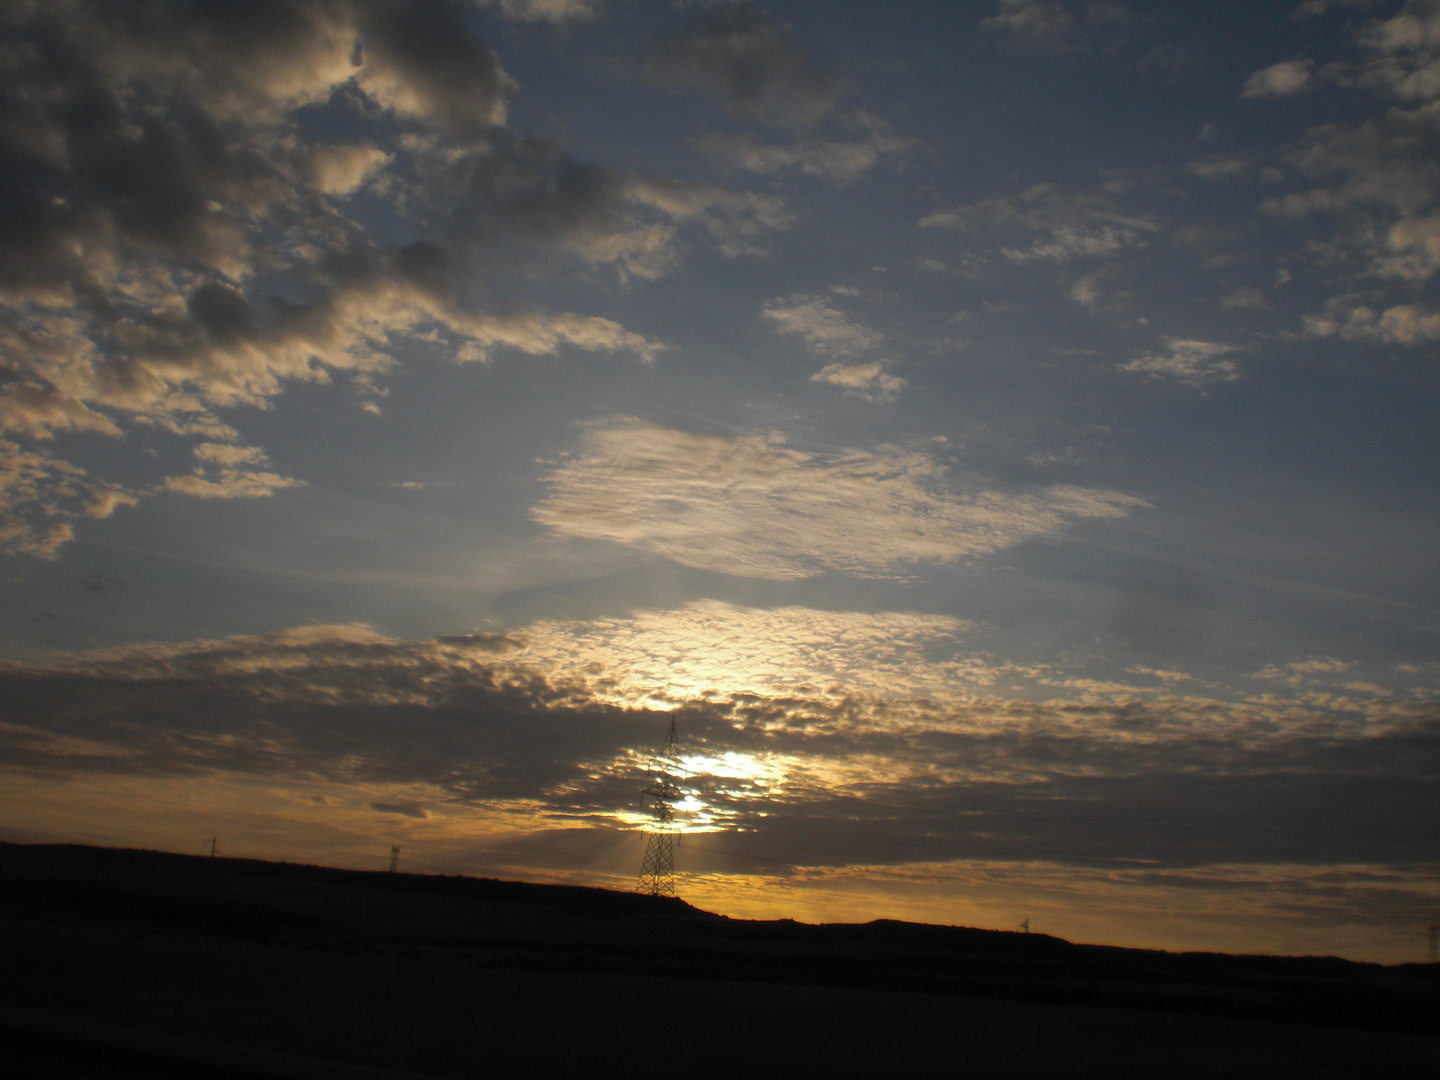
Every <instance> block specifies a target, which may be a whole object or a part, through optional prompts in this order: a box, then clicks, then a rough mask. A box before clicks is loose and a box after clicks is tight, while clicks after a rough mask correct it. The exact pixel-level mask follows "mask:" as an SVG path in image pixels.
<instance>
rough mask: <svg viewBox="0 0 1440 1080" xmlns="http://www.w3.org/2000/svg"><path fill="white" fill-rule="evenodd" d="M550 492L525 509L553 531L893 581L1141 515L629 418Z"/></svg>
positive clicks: (703, 564)
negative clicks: (1080, 525)
mask: <svg viewBox="0 0 1440 1080" xmlns="http://www.w3.org/2000/svg"><path fill="white" fill-rule="evenodd" d="M547 486H548V488H549V493H548V494H547V495H546V497H545V498H544V499H543V500H542V501H541V502H540V503H539V504H538V505H537V506H536V507H535V509H534V510H533V512H532V513H533V515H534V517H535V519H536V520H537V521H539V522H541V523H542V524H544V525H547V526H549V527H550V528H551V529H553V530H554V531H555V532H556V533H558V534H560V535H564V536H572V537H581V538H586V539H595V540H610V541H613V542H616V543H620V544H625V545H627V546H630V547H634V548H638V549H639V550H642V551H647V552H651V553H653V554H656V555H661V556H664V557H665V558H668V559H673V560H674V561H675V562H678V563H681V564H683V565H685V566H693V567H696V568H699V569H703V570H712V571H715V572H718V573H725V574H736V575H739V576H743V577H755V578H769V579H774V580H785V579H795V578H804V577H810V576H813V575H816V574H822V573H826V572H842V573H851V574H859V575H867V576H874V575H882V576H888V575H897V574H904V573H905V572H906V571H907V569H908V568H910V567H913V566H914V565H915V564H919V563H926V562H932V563H933V562H952V561H954V560H956V559H960V558H963V557H965V556H968V555H981V554H988V553H990V552H993V551H998V550H1000V549H1002V548H1006V547H1010V546H1013V545H1015V544H1018V543H1021V542H1023V541H1025V540H1030V539H1034V538H1039V537H1048V536H1054V535H1057V534H1058V533H1059V532H1060V531H1062V530H1063V529H1064V528H1065V527H1066V526H1067V525H1069V524H1071V523H1072V522H1074V521H1076V520H1079V519H1082V518H1113V517H1123V516H1124V515H1126V514H1128V513H1130V512H1131V511H1132V510H1134V509H1135V508H1137V507H1140V506H1143V505H1144V503H1143V502H1142V501H1141V500H1140V499H1137V498H1135V497H1134V496H1130V495H1124V494H1121V493H1119V492H1113V491H1103V490H1095V489H1089V488H1081V487H1070V486H1055V487H1049V488H1044V489H1041V490H1039V491H1033V492H1025V493H1007V492H999V491H983V490H981V491H973V492H968V493H962V492H961V491H958V490H957V489H956V488H955V486H954V482H953V480H952V479H951V478H950V477H949V476H948V475H947V474H946V472H945V470H944V469H943V468H942V467H941V466H940V465H938V464H937V463H936V462H935V461H934V460H933V459H932V458H930V457H927V456H926V455H924V454H920V453H917V452H915V451H910V450H904V449H901V448H899V447H881V448H879V449H877V450H848V451H844V452H840V453H835V454H829V455H818V454H809V453H805V452H803V451H799V450H794V449H791V448H790V447H787V446H785V445H783V444H782V443H778V442H774V441H771V440H769V439H765V438H763V437H760V436H739V437H733V436H722V435H703V434H696V433H692V432H686V431H678V430H675V429H673V428H666V427H660V426H658V425H655V424H650V423H645V422H643V421H639V420H629V421H621V422H618V423H612V424H607V425H605V426H600V427H595V428H592V429H590V430H589V431H587V432H586V433H585V436H584V439H583V444H582V449H581V450H580V451H579V452H578V453H576V454H575V455H574V456H572V457H570V458H568V459H566V460H564V461H562V462H561V463H559V464H558V465H557V466H556V467H555V468H554V469H553V470H552V471H551V473H550V475H549V476H548V478H547Z"/></svg>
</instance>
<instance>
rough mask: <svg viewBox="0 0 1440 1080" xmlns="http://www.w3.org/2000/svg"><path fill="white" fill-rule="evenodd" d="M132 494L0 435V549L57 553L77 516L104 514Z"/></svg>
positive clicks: (131, 499) (132, 500)
mask: <svg viewBox="0 0 1440 1080" xmlns="http://www.w3.org/2000/svg"><path fill="white" fill-rule="evenodd" d="M135 502H136V499H135V496H134V495H131V494H130V493H129V492H127V491H125V490H124V489H122V488H119V487H116V486H113V485H110V484H103V483H96V482H94V481H92V480H90V479H89V477H88V475H87V473H86V472H85V470H84V469H82V468H80V466H78V465H72V464H71V463H70V462H68V461H64V460H62V459H60V458H57V457H55V456H54V455H53V454H50V453H49V452H47V451H45V450H26V449H24V448H23V447H21V446H20V445H19V444H17V443H14V442H11V441H10V440H8V439H0V551H3V552H5V553H6V554H12V555H35V556H38V557H40V558H43V559H51V558H54V557H55V553H56V552H57V551H58V550H59V548H60V547H61V545H63V544H64V543H65V542H66V541H68V540H70V539H71V538H72V537H73V536H74V531H75V530H74V525H73V524H72V523H73V522H74V521H75V520H77V519H78V518H81V517H89V518H107V517H109V516H110V515H111V514H113V513H114V512H115V510H116V509H117V508H119V507H121V506H133V505H135Z"/></svg>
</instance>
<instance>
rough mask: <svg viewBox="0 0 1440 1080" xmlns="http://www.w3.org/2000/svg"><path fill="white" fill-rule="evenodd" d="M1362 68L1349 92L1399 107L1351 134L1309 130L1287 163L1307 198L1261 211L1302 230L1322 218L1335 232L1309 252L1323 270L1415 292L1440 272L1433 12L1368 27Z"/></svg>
mask: <svg viewBox="0 0 1440 1080" xmlns="http://www.w3.org/2000/svg"><path fill="white" fill-rule="evenodd" d="M1358 44H1359V47H1360V49H1361V50H1362V52H1363V53H1364V57H1365V58H1364V59H1363V60H1362V61H1361V63H1360V64H1359V66H1358V68H1356V69H1354V70H1353V71H1351V72H1349V73H1347V74H1345V75H1344V79H1345V81H1346V82H1347V84H1350V85H1354V84H1357V83H1358V84H1359V85H1362V86H1366V87H1369V88H1372V89H1375V90H1378V91H1380V92H1381V93H1382V94H1385V95H1387V96H1389V97H1390V98H1392V99H1393V101H1394V102H1396V103H1397V104H1395V105H1394V107H1392V108H1389V109H1388V110H1386V111H1385V112H1384V113H1382V114H1380V115H1378V116H1374V117H1371V118H1370V119H1367V120H1365V121H1363V122H1361V123H1358V124H1325V125H1320V126H1317V127H1314V128H1312V129H1311V130H1310V131H1309V132H1308V133H1307V135H1306V137H1305V139H1304V140H1303V141H1302V142H1301V143H1300V144H1299V145H1298V146H1297V147H1295V149H1294V150H1293V151H1292V153H1291V155H1290V156H1291V160H1292V161H1293V163H1294V164H1295V165H1296V166H1298V168H1299V169H1300V171H1301V173H1302V174H1303V175H1304V176H1305V177H1306V179H1307V180H1309V181H1311V182H1312V183H1315V184H1316V185H1317V186H1313V187H1311V188H1309V189H1307V190H1301V191H1294V192H1289V193H1287V194H1284V195H1277V196H1274V197H1272V198H1269V199H1267V200H1266V201H1265V202H1264V203H1263V204H1262V207H1261V208H1262V210H1264V211H1265V212H1266V213H1267V214H1269V215H1271V216H1272V217H1275V218H1277V219H1279V220H1282V221H1286V222H1289V223H1291V224H1294V225H1297V226H1298V225H1302V224H1304V223H1306V222H1307V221H1308V220H1310V219H1313V218H1316V217H1319V216H1321V215H1330V216H1333V217H1334V218H1336V219H1337V220H1338V222H1339V226H1340V228H1339V231H1338V233H1337V234H1336V235H1335V236H1334V237H1333V238H1332V239H1330V240H1328V241H1323V242H1316V243H1314V244H1312V245H1311V248H1312V250H1313V251H1315V252H1316V253H1317V255H1318V256H1319V257H1320V258H1323V259H1325V260H1327V261H1329V262H1331V263H1335V262H1347V261H1351V260H1357V261H1359V262H1360V263H1361V264H1362V265H1363V272H1364V273H1365V274H1366V275H1367V276H1370V277H1378V278H1393V279H1398V280H1400V281H1402V282H1407V283H1410V284H1416V285H1418V284H1422V283H1424V282H1426V281H1428V280H1429V279H1430V278H1431V277H1433V276H1434V275H1435V273H1436V271H1437V270H1440V212H1437V203H1440V165H1437V164H1436V160H1435V156H1436V138H1437V133H1440V128H1437V126H1436V124H1435V122H1434V116H1433V112H1434V103H1435V101H1437V100H1440V4H1436V3H1434V2H1433V0H1423V2H1415V0H1412V2H1411V3H1407V4H1406V5H1405V7H1404V8H1403V9H1402V10H1401V11H1400V12H1399V13H1398V14H1396V15H1394V16H1392V17H1391V18H1389V19H1382V20H1376V21H1374V22H1371V23H1369V24H1367V25H1366V26H1365V27H1364V28H1363V29H1362V30H1361V32H1360V34H1359V40H1358Z"/></svg>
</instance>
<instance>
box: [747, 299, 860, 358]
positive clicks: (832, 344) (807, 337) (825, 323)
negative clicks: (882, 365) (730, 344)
mask: <svg viewBox="0 0 1440 1080" xmlns="http://www.w3.org/2000/svg"><path fill="white" fill-rule="evenodd" d="M761 310H762V314H764V316H765V318H767V319H769V320H770V321H771V322H772V323H774V324H775V329H777V330H779V331H780V333H782V334H792V335H794V336H796V337H798V338H800V339H801V340H802V341H804V342H805V344H806V345H808V346H810V348H811V349H813V350H814V351H815V352H817V353H821V354H824V355H829V356H856V355H858V354H860V353H863V352H865V351H866V350H867V349H872V348H874V347H876V346H878V345H879V344H880V343H881V341H882V340H883V339H882V338H881V336H880V334H879V333H878V332H877V331H875V330H872V329H871V328H870V327H868V326H866V325H865V324H864V323H860V322H856V321H855V320H854V319H852V318H850V317H849V316H848V315H846V314H845V313H844V312H842V311H841V310H840V309H839V308H837V307H836V306H835V305H834V304H832V303H831V302H830V301H829V300H826V299H825V298H823V297H819V296H805V295H801V296H792V297H790V298H789V299H788V300H775V301H772V302H771V303H769V304H766V305H765V307H764V308H763V309H761Z"/></svg>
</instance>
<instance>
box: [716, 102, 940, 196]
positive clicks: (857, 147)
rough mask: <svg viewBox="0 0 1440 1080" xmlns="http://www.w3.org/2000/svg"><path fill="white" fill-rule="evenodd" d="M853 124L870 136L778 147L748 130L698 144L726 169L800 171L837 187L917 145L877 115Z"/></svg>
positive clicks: (858, 115) (802, 141) (860, 115)
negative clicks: (891, 155) (891, 129)
mask: <svg viewBox="0 0 1440 1080" xmlns="http://www.w3.org/2000/svg"><path fill="white" fill-rule="evenodd" d="M855 120H856V122H857V123H859V124H860V125H861V126H862V127H864V128H865V129H866V135H865V137H864V138H862V139H858V140H853V141H850V142H841V141H834V140H826V139H814V138H809V137H806V138H801V139H799V140H797V141H796V142H794V143H791V144H790V145H788V146H780V145H776V144H774V143H762V142H760V141H759V140H758V139H756V138H755V136H754V135H752V134H750V133H749V132H712V133H711V134H709V135H704V136H701V137H700V138H699V139H698V140H696V144H697V145H698V146H699V148H700V150H701V151H702V152H703V153H704V154H705V155H706V156H707V157H709V158H710V159H711V160H712V161H714V162H716V163H717V164H719V165H722V166H725V167H728V168H732V169H740V170H742V171H745V172H753V173H760V174H761V175H767V176H768V175H772V174H774V173H778V172H782V171H784V170H786V169H797V170H799V171H800V172H801V173H804V174H805V175H807V176H818V177H820V178H821V179H824V180H829V181H830V182H831V183H834V184H848V183H851V182H853V181H855V180H857V179H859V178H860V177H861V176H862V175H864V174H865V173H866V172H868V171H869V170H870V169H872V168H874V167H875V166H876V165H877V164H878V163H879V162H880V160H881V159H882V158H883V157H885V156H886V155H889V154H903V153H905V152H906V151H908V150H910V149H912V148H913V147H915V146H916V145H918V143H919V140H918V139H912V138H906V137H902V136H899V135H895V134H893V133H891V131H890V129H889V127H888V125H886V124H885V123H884V122H883V121H881V120H880V119H879V118H878V117H873V116H870V115H869V114H866V113H856V115H855Z"/></svg>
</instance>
